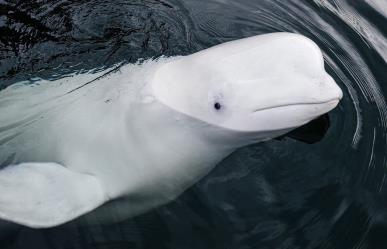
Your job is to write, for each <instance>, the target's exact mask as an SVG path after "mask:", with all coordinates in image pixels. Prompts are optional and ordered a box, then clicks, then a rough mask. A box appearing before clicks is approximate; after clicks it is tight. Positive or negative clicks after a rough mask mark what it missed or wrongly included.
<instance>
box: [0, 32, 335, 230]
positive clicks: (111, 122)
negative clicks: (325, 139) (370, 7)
mask: <svg viewBox="0 0 387 249" xmlns="http://www.w3.org/2000/svg"><path fill="white" fill-rule="evenodd" d="M103 74H104V72H98V73H92V72H89V73H84V74H79V75H74V76H73V77H67V78H63V79H60V80H57V81H54V82H46V81H43V80H42V81H41V82H39V84H34V85H26V84H23V83H19V84H14V85H12V86H10V87H8V88H6V89H5V90H3V91H1V92H0V164H1V165H2V169H1V170H0V193H1V195H0V218H1V219H5V220H8V221H12V222H16V223H19V224H23V225H26V226H30V227H51V226H56V225H59V224H62V223H65V222H67V221H70V220H72V219H74V218H77V217H79V216H81V215H84V214H86V213H88V212H90V211H92V210H93V209H95V208H97V207H99V206H100V205H102V204H104V203H106V202H108V201H110V200H113V199H116V198H125V200H126V201H127V203H128V205H127V210H126V213H127V214H128V215H136V214H139V213H141V212H145V211H147V210H149V209H151V208H153V207H156V206H159V205H162V204H164V203H167V202H169V201H171V200H173V199H174V198H176V197H177V196H179V195H180V194H181V193H182V192H183V191H184V190H186V189H187V188H188V187H190V186H191V185H192V184H194V183H195V182H196V181H198V180H199V179H200V178H202V177H203V176H205V175H206V174H207V173H208V172H209V171H210V170H211V169H212V168H214V167H215V165H216V164H217V163H218V162H220V161H221V160H222V159H223V158H225V157H226V156H228V155H229V154H230V153H232V152H233V151H234V150H236V149H237V148H239V147H242V146H245V145H248V144H252V143H257V142H260V141H265V140H268V139H271V138H275V137H279V136H282V135H284V134H286V133H288V132H289V131H291V130H294V129H295V128H297V127H300V126H302V125H304V124H306V123H308V122H309V121H311V120H313V119H315V118H316V117H319V116H320V115H322V114H324V113H327V112H328V111H330V110H332V109H333V108H334V107H335V106H336V105H337V104H338V102H339V100H340V99H341V97H342V92H341V90H340V88H339V87H338V86H337V85H336V83H335V82H334V81H333V79H332V78H331V77H330V76H329V75H328V74H327V73H326V72H325V70H324V61H323V57H322V54H321V51H320V49H319V48H318V47H317V46H316V44H314V43H313V42H312V41H311V40H309V39H308V38H305V37H303V36H300V35H296V34H290V33H273V34H266V35H260V36H255V37H250V38H245V39H241V40H236V41H232V42H227V43H224V44H221V45H217V46H215V47H212V48H209V49H206V50H203V51H200V52H198V53H195V54H192V55H189V56H181V57H172V58H160V59H158V60H153V61H152V60H150V61H146V62H144V63H141V64H134V65H133V64H132V65H126V66H123V67H121V68H120V70H118V71H117V72H114V73H111V74H108V75H106V76H104V77H100V76H101V75H103ZM96 78H98V80H95V81H93V82H92V83H91V84H88V82H91V80H93V79H96Z"/></svg>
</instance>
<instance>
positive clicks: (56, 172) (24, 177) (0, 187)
mask: <svg viewBox="0 0 387 249" xmlns="http://www.w3.org/2000/svg"><path fill="white" fill-rule="evenodd" d="M107 200H108V198H107V196H106V195H105V193H104V190H103V187H102V185H101V183H100V182H99V180H98V179H97V178H96V177H94V176H92V175H88V174H82V173H76V172H73V171H71V170H69V169H67V168H65V167H64V166H62V165H59V164H56V163H21V164H18V165H11V166H8V167H7V168H5V169H3V170H0V218H1V219H5V220H8V221H12V222H16V223H19V224H23V225H26V226H29V227H33V228H43V227H52V226H56V225H60V224H63V223H65V222H67V221H70V220H72V219H74V218H76V217H78V216H80V215H82V214H85V213H87V212H89V211H91V210H93V209H95V208H96V207H98V206H100V205H101V204H103V203H104V202H105V201H107Z"/></svg>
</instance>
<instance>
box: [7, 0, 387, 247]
mask: <svg viewBox="0 0 387 249" xmlns="http://www.w3.org/2000/svg"><path fill="white" fill-rule="evenodd" d="M277 31H288V32H295V33H300V34H303V35H305V36H307V37H310V38H311V39H312V40H314V41H315V42H316V43H317V44H318V45H319V46H320V47H321V49H322V50H323V52H324V56H325V59H326V68H327V70H328V72H329V73H330V74H331V75H332V76H333V77H334V78H335V80H336V81H337V83H338V84H339V85H340V86H341V88H342V89H343V91H344V98H343V100H342V102H341V104H340V105H339V106H338V108H336V109H335V110H334V111H333V112H331V113H330V120H331V126H330V128H329V130H328V132H327V134H326V135H325V137H324V139H323V140H322V141H320V142H318V143H315V144H312V145H310V144H305V143H302V142H298V141H294V140H291V139H285V140H283V141H271V142H267V143H263V144H258V145H254V146H250V147H248V148H243V149H241V150H239V151H237V152H236V153H234V154H233V155H231V156H230V157H229V158H227V159H226V160H224V162H222V163H221V164H220V165H218V166H217V168H216V169H215V170H214V171H213V172H212V173H211V174H210V175H208V176H207V177H205V178H204V179H203V180H201V181H200V182H199V183H198V184H196V185H195V186H194V187H192V188H191V189H189V190H188V191H187V192H186V193H184V194H183V195H182V196H181V197H180V198H179V199H177V200H176V201H175V202H173V203H171V204H169V205H167V206H164V207H160V208H158V209H157V210H154V211H152V212H148V213H146V214H144V215H141V216H138V217H135V218H132V219H128V220H126V221H124V222H122V223H119V224H113V225H90V226H85V225H83V223H82V222H81V220H82V219H80V220H76V221H73V222H71V223H69V224H66V225H64V226H61V227H57V228H53V229H45V230H32V229H28V228H24V227H21V226H17V225H11V224H5V223H4V224H3V223H0V225H1V226H0V248H2V249H3V248H4V249H16V248H18V249H19V248H20V249H21V248H23V249H24V248H26V249H33V248H39V249H45V248H50V249H52V248H82V249H88V248H155V249H162V248H176V249H185V248H187V249H188V248H199V249H205V248H211V249H213V248H224V249H230V248H232V249H234V248H235V249H245V248H246V249H247V248H259V249H269V248H275V249H285V248H286V249H288V248H289V249H290V248H292V249H296V248H299V249H301V248H339V249H346V248H356V249H360V248H361V249H364V248H371V249H379V248H387V179H386V174H387V153H386V152H387V145H386V142H387V137H386V128H387V115H386V114H387V108H386V103H385V102H386V98H385V94H387V63H386V61H387V2H386V0H364V1H360V0H359V1H357V0H336V1H334V0H332V1H323V0H315V1H311V0H308V1H307V0H304V1H299V0H287V1H280V0H277V1H272V0H270V1H269V0H267V1H265V0H262V1H258V0H256V1H254V0H238V1H233V0H182V1H177V0H176V1H174V0H143V1H139V0H138V1H136V0H127V1H121V0H119V1H102V0H101V1H97V0H94V1H69V0H63V1H43V0H37V1H4V0H0V89H1V88H4V87H6V86H8V85H10V84H13V83H15V82H17V81H20V80H24V79H28V78H29V79H32V80H33V79H34V78H37V77H42V78H49V79H54V78H58V77H62V76H63V75H66V74H68V73H71V72H74V71H81V70H88V69H92V68H100V67H109V66H111V65H113V64H116V63H118V62H124V63H126V62H135V61H137V60H138V59H141V58H150V57H158V56H160V55H182V54H190V53H193V52H195V51H198V50H201V49H204V48H207V47H209V46H212V45H215V44H218V43H222V42H225V41H229V40H234V39H238V38H243V37H248V36H252V35H257V34H263V33H268V32H277ZM257 59H259V58H257ZM0 194H1V193H0ZM81 224H82V225H81Z"/></svg>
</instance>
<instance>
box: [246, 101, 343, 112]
mask: <svg viewBox="0 0 387 249" xmlns="http://www.w3.org/2000/svg"><path fill="white" fill-rule="evenodd" d="M339 102H340V98H335V99H331V100H328V101H322V102H297V103H290V104H283V105H276V106H270V107H264V108H258V109H254V110H253V113H256V112H261V111H268V110H274V109H280V108H285V107H289V106H293V107H297V106H300V107H301V106H302V107H305V106H311V107H319V106H324V105H326V106H329V107H332V108H333V107H335V106H336V105H337V104H338V103H339Z"/></svg>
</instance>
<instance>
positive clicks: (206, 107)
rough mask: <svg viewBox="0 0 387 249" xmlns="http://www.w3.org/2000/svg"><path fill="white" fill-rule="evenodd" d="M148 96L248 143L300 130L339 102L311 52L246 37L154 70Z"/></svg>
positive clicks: (285, 40)
mask: <svg viewBox="0 0 387 249" xmlns="http://www.w3.org/2000/svg"><path fill="white" fill-rule="evenodd" d="M153 89H154V95H155V96H156V97H157V99H158V100H159V101H160V102H162V103H163V104H165V105H167V106H168V107H170V108H172V109H174V110H176V111H178V112H180V113H184V114H186V115H188V116H190V117H193V118H195V119H198V120H201V121H203V122H204V123H207V124H210V125H212V126H214V127H218V128H219V129H222V130H223V131H229V132H230V133H233V134H248V135H249V136H247V137H249V138H248V141H249V142H248V143H250V142H257V141H262V140H267V139H270V138H273V137H276V136H280V135H283V134H285V133H287V132H289V131H291V130H293V129H295V128H297V127H299V126H302V125H304V124H306V123H308V122H309V121H311V120H313V119H315V118H317V117H319V116H321V115H322V114H324V113H327V112H329V111H330V110H332V109H333V108H335V107H336V105H337V104H338V103H339V101H340V99H341V98H342V91H341V90H340V88H339V87H338V86H337V84H336V83H335V81H334V80H333V79H332V77H331V76H329V75H328V74H327V72H326V71H325V69H324V60H323V56H322V53H321V51H320V49H319V47H318V46H317V45H316V44H315V43H314V42H313V41H311V40H310V39H308V38H306V37H304V36H301V35H297V34H292V33H272V34H265V35H259V36H254V37H250V38H245V39H241V40H236V41H231V42H227V43H223V44H221V45H217V46H215V47H212V48H209V49H205V50H202V51H200V52H197V53H195V54H192V55H189V56H183V57H179V58H177V59H175V60H172V61H170V62H168V63H166V64H164V65H163V66H161V67H160V68H159V69H158V71H157V72H156V74H155V76H154V78H153ZM222 134H223V133H222Z"/></svg>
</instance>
